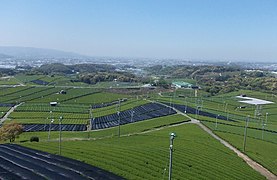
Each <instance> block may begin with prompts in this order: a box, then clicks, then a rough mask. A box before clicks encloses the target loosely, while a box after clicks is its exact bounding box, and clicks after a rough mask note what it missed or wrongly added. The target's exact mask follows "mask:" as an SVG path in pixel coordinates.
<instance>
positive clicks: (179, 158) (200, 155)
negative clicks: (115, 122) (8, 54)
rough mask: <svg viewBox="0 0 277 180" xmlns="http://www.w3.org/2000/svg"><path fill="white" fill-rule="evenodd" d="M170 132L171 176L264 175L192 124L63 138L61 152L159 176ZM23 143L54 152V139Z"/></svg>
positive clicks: (116, 169)
mask: <svg viewBox="0 0 277 180" xmlns="http://www.w3.org/2000/svg"><path fill="white" fill-rule="evenodd" d="M170 132H176V133H177V135H178V137H177V138H176V140H175V143H174V157H173V162H174V164H173V179H183V178H187V179H264V178H263V176H261V175H260V174H258V173H257V172H255V171H254V170H252V169H251V168H250V167H249V166H248V165H247V164H246V163H244V162H243V161H242V160H241V159H240V158H239V157H237V156H236V155H235V154H234V153H233V152H232V151H230V150H228V149H227V148H225V147H224V146H223V145H222V144H220V143H219V142H218V141H216V140H214V139H213V138H212V137H210V136H207V134H206V133H205V132H203V131H202V130H201V129H200V128H199V127H198V126H196V125H183V126H179V127H172V128H168V129H164V130H160V131H157V132H152V133H147V134H143V135H135V136H127V137H121V138H108V139H102V140H96V141H66V142H63V144H62V147H63V149H62V155H64V156H66V157H71V158H74V159H79V160H81V161H84V162H86V163H89V164H92V165H95V166H97V167H101V168H103V169H108V170H110V171H111V172H113V173H115V174H117V175H120V176H123V177H125V178H127V179H163V178H166V177H167V176H168V174H167V170H166V169H167V167H168V141H169V133H170ZM23 145H24V146H27V147H31V148H34V149H40V150H44V151H48V152H50V153H57V152H58V148H57V147H58V144H57V143H56V142H42V143H35V144H34V143H24V144H23Z"/></svg>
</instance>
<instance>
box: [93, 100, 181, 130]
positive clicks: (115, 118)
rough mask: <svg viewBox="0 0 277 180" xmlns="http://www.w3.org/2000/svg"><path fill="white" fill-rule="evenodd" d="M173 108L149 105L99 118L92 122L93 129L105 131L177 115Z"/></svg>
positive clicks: (156, 104) (154, 104)
mask: <svg viewBox="0 0 277 180" xmlns="http://www.w3.org/2000/svg"><path fill="white" fill-rule="evenodd" d="M175 113H176V111H174V110H173V109H172V108H169V107H167V106H164V105H161V104H158V103H148V104H145V105H142V106H138V107H135V108H133V109H129V110H126V111H121V112H119V113H114V114H111V115H107V116H102V117H97V118H95V119H92V120H91V125H92V129H104V128H109V127H114V126H118V125H119V121H120V125H123V124H128V123H132V122H137V121H142V120H146V119H152V118H157V117H161V116H167V115H171V114H175Z"/></svg>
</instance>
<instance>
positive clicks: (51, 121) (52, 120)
mask: <svg viewBox="0 0 277 180" xmlns="http://www.w3.org/2000/svg"><path fill="white" fill-rule="evenodd" d="M53 122H54V119H51V120H50V123H49V131H48V141H49V140H50V132H51V125H52V123H53Z"/></svg>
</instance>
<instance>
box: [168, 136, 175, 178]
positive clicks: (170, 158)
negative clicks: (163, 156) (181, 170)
mask: <svg viewBox="0 0 277 180" xmlns="http://www.w3.org/2000/svg"><path fill="white" fill-rule="evenodd" d="M175 137H176V134H175V133H173V132H172V133H170V141H169V143H170V145H169V169H168V171H169V172H168V180H171V176H172V158H173V140H174V138H175Z"/></svg>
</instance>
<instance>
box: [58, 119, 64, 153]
mask: <svg viewBox="0 0 277 180" xmlns="http://www.w3.org/2000/svg"><path fill="white" fill-rule="evenodd" d="M62 119H63V117H62V116H60V119H59V127H60V134H59V155H61V144H62Z"/></svg>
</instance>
